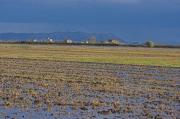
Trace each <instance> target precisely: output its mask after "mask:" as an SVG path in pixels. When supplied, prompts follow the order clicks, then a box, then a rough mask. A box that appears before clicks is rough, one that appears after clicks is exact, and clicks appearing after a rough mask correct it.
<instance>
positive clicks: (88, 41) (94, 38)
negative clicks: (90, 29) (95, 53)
mask: <svg viewBox="0 0 180 119" xmlns="http://www.w3.org/2000/svg"><path fill="white" fill-rule="evenodd" d="M86 43H88V44H96V37H94V36H92V37H91V38H89V39H88V40H87V41H86Z"/></svg>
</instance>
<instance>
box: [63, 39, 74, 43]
mask: <svg viewBox="0 0 180 119" xmlns="http://www.w3.org/2000/svg"><path fill="white" fill-rule="evenodd" d="M64 43H73V42H72V40H71V39H66V40H64Z"/></svg>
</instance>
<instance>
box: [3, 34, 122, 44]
mask: <svg viewBox="0 0 180 119" xmlns="http://www.w3.org/2000/svg"><path fill="white" fill-rule="evenodd" d="M91 37H96V39H97V41H101V40H107V39H117V40H120V41H121V42H123V41H122V40H121V39H120V38H119V37H118V36H116V35H114V34H112V33H85V32H53V33H0V40H1V41H29V40H35V39H36V40H37V41H41V40H47V39H48V38H51V39H54V40H55V41H63V40H64V39H72V40H73V41H74V42H80V41H85V40H87V39H89V38H91Z"/></svg>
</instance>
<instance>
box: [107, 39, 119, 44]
mask: <svg viewBox="0 0 180 119" xmlns="http://www.w3.org/2000/svg"><path fill="white" fill-rule="evenodd" d="M107 43H109V44H117V45H118V44H120V41H119V40H116V39H110V40H108V41H107Z"/></svg>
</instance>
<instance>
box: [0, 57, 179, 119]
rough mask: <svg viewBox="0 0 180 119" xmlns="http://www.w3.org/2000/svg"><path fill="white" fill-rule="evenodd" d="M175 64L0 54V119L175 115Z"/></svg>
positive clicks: (157, 117)
mask: <svg viewBox="0 0 180 119" xmlns="http://www.w3.org/2000/svg"><path fill="white" fill-rule="evenodd" d="M179 115H180V68H170V67H169V68H167V67H166V68H165V67H155V66H135V65H117V64H104V63H80V62H63V61H48V60H31V59H29V60H28V59H13V58H0V119H1V118H6V119H8V118H9V119H24V118H25V119H26V118H27V119H41V118H42V119H58V118H62V119H64V118H66V119H72V118H74V119H77V118H85V119H87V118H100V119H104V118H132V119H135V118H136V119H139V118H141V119H146V118H155V119H161V118H163V119H176V118H177V119H178V118H180V117H179Z"/></svg>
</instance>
